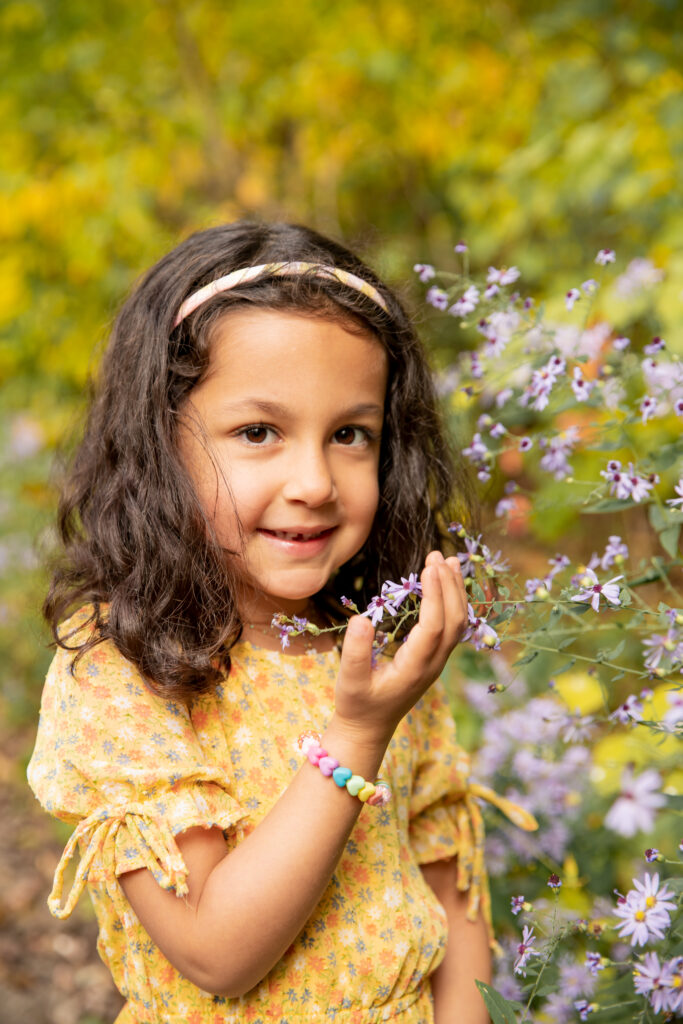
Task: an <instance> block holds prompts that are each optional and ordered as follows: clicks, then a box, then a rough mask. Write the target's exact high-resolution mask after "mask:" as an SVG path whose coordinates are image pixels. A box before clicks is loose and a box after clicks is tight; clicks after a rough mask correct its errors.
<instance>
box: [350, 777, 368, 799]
mask: <svg viewBox="0 0 683 1024" xmlns="http://www.w3.org/2000/svg"><path fill="white" fill-rule="evenodd" d="M364 785H365V779H364V778H363V776H362V775H352V776H351V778H350V779H349V781H348V782H347V783H346V788H347V789H348V791H349V793H350V794H351V796H358V794H359V793H360V791H361V789H362V788H363V786H364Z"/></svg>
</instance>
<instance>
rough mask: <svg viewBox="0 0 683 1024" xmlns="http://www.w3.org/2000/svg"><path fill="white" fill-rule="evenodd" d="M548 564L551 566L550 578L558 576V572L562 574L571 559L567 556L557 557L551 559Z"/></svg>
mask: <svg viewBox="0 0 683 1024" xmlns="http://www.w3.org/2000/svg"><path fill="white" fill-rule="evenodd" d="M548 563H549V564H550V576H551V577H553V576H557V574H558V572H562V570H563V569H566V568H567V566H568V565H569V558H568V557H567V555H559V554H558V555H555V557H554V558H549V559H548Z"/></svg>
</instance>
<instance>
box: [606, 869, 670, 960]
mask: <svg viewBox="0 0 683 1024" xmlns="http://www.w3.org/2000/svg"><path fill="white" fill-rule="evenodd" d="M633 884H634V886H635V889H631V890H630V892H628V893H627V894H626V896H625V897H624V896H621V897H619V899H618V901H617V908H616V910H615V914H616V916H617V917H621V918H622V919H623V922H624V923H623V924H620V925H618V934H619V936H620V937H621V938H626V936H628V935H630V936H631V945H632V946H636V945H638V946H644V945H645V944H646V943H647V942H650V941H651V939H653V938H655V939H663V938H664V933H665V930H666V929H667V928H668V927H669V925H670V924H671V916H670V914H669V911H670V910H675V909H676V903H675V901H672V900H671V897H672V896H673V895H674V894H673V893H672V892H671V891H670V890H669V889H667V888H666V886H664V887H663V888H662V889H661V890H660V888H659V875H649V874H646V875H645V876H644V878H643V881H642V882H640V881H639V880H638V879H637V878H634V879H633Z"/></svg>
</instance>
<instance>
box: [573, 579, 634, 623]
mask: <svg viewBox="0 0 683 1024" xmlns="http://www.w3.org/2000/svg"><path fill="white" fill-rule="evenodd" d="M623 578H624V577H623V575H621V576H614V577H613V578H612V579H611V580H608V581H607V583H598V577H597V576H596V575H595V573H594V572H593V570H592V569H588V568H587V569H586V570H585V572H584V574H583V577H582V578H581V581H580V586H581V587H582V588H583V589H582V590H581V591H580V592H579V593H578V594H574V596H573V597H572V598H571V600H572V601H581V602H586V601H588V602H590V605H591V607H592V609H593V611H594V612H597V611H599V610H600V598H601V597H604V598H605V600H606V601H609V603H610V604H614V605H620V604H621V601H620V599H619V587H618V586H617V582H618V581H619V580H623Z"/></svg>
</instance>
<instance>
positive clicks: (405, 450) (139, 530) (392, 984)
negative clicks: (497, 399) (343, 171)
mask: <svg viewBox="0 0 683 1024" xmlns="http://www.w3.org/2000/svg"><path fill="white" fill-rule="evenodd" d="M453 490H454V476H453V473H452V471H451V468H450V466H449V461H448V453H447V446H446V444H445V442H444V439H443V436H442V433H441V429H440V426H439V421H438V417H437V413H436V408H435V401H434V397H433V393H432V388H431V385H430V378H429V374H428V371H427V368H426V364H425V359H424V356H423V353H422V351H421V349H420V346H419V344H418V342H417V339H416V337H415V334H414V332H413V330H412V327H411V324H410V322H409V320H408V319H407V317H406V314H405V313H404V311H403V309H402V308H401V306H400V304H399V302H398V300H397V299H396V297H395V296H394V295H393V294H392V293H391V291H390V290H389V289H388V288H387V287H386V285H384V284H383V283H382V282H381V281H380V280H378V278H377V277H376V276H375V275H374V274H373V273H372V272H371V271H370V270H369V269H368V268H367V267H366V266H365V265H364V264H363V263H361V262H360V261H359V260H358V259H357V258H356V257H355V256H353V255H352V254H351V253H350V252H348V251H347V250H346V249H343V248H342V247H341V246H338V245H336V244H334V243H332V242H330V241H328V240H326V239H324V238H322V237H321V236H319V235H317V234H316V233H314V232H312V231H309V230H307V229H304V228H301V227H296V226H291V225H272V226H262V225H258V224H251V223H238V224H233V225H228V226H225V227H219V228H214V229H211V230H208V231H204V232H201V233H199V234H196V235H194V236H193V237H191V238H189V239H188V240H187V241H186V242H184V243H183V244H182V245H180V246H179V247H178V248H177V249H175V250H174V251H173V252H172V253H170V255H168V256H167V257H165V258H164V259H162V260H161V261H160V262H159V263H158V264H157V265H156V266H155V267H154V268H153V269H152V270H151V271H150V272H149V273H148V274H147V276H146V277H145V278H144V279H143V281H142V282H141V284H140V285H139V287H138V288H137V290H136V291H135V293H134V294H133V296H132V297H131V298H130V299H129V300H128V302H127V303H126V304H125V305H124V307H123V309H122V311H121V313H120V315H119V317H118V319H117V321H116V323H115V326H114V330H113V334H112V338H111V343H110V345H109V348H108V350H107V352H106V354H105V356H104V360H103V364H102V371H101V380H100V384H99V388H98V389H97V391H96V395H95V398H94V402H93V405H92V408H91V411H90V415H89V419H88V423H87V426H86V430H85V436H84V439H83V441H82V443H81V445H80V448H79V449H78V451H77V453H76V457H75V460H74V462H73V466H72V468H71V472H70V475H69V477H68V481H67V485H66V488H65V491H64V495H63V498H62V502H61V506H60V529H61V537H62V540H63V543H64V559H63V562H62V564H61V566H60V567H59V568H58V570H57V572H56V574H55V576H54V579H53V582H52V586H51V589H50V593H49V595H48V598H47V601H46V605H45V611H46V615H47V618H48V620H49V622H50V623H51V625H52V628H53V631H54V636H55V640H56V643H57V653H56V655H55V659H54V661H53V664H52V667H51V669H50V672H49V674H48V678H47V681H46V685H45V691H44V695H43V701H42V708H41V721H40V727H39V731H38V738H37V743H36V748H35V752H34V754H33V757H32V760H31V763H30V766H29V773H28V774H29V781H30V784H31V786H32V788H33V790H34V792H35V793H36V795H37V796H38V799H39V800H40V801H41V802H42V803H43V805H44V806H45V807H46V809H47V810H49V811H50V812H51V813H53V814H55V815H56V816H57V817H59V818H61V819H62V820H65V821H68V822H72V823H73V824H75V825H76V826H77V827H76V829H75V832H74V834H73V836H72V838H71V840H70V842H69V843H68V845H67V848H66V850H65V851H64V855H63V858H62V861H61V863H60V865H59V867H58V869H57V873H56V876H55V886H54V889H53V892H52V894H51V896H50V900H49V906H50V909H51V910H52V912H53V913H54V914H55V915H56V916H58V917H66V916H68V914H70V913H71V910H72V909H73V906H74V904H75V902H76V900H77V898H78V896H79V894H80V893H81V891H82V889H83V887H84V885H85V884H86V883H87V885H88V889H89V891H90V894H91V897H92V900H93V904H94V907H95V912H96V914H97V918H98V922H99V928H100V937H99V943H98V948H99V952H100V955H101V956H102V958H103V959H104V961H105V962H106V963H107V964H108V966H109V968H110V969H111V972H112V975H113V977H114V980H115V982H116V984H117V986H118V988H119V989H120V991H121V992H122V993H123V995H124V996H125V997H126V999H127V1002H126V1005H125V1007H124V1009H123V1010H122V1012H121V1014H120V1016H119V1017H118V1018H117V1020H118V1024H133V1022H135V1024H158V1022H164V1024H181V1022H183V1024H232V1022H235V1024H237V1022H242V1021H250V1022H252V1024H256V1022H263V1024H265V1022H269V1024H278V1022H279V1024H285V1022H289V1024H291V1022H294V1021H301V1022H323V1021H325V1022H330V1021H334V1022H335V1024H351V1022H359V1024H360V1022H362V1024H366V1022H371V1021H384V1020H390V1019H393V1018H396V1020H397V1021H399V1020H400V1022H401V1024H418V1022H422V1024H427V1022H431V1021H432V1020H436V1021H437V1022H440V1024H442V1022H454V1021H457V1022H459V1024H479V1022H483V1021H485V1020H487V1019H488V1018H487V1015H486V1013H485V1010H484V1004H483V1002H482V1000H481V997H480V995H479V993H478V991H477V989H476V988H475V985H474V979H475V978H479V979H482V980H485V981H486V980H488V977H489V953H488V949H489V940H490V932H489V929H488V920H489V918H488V903H487V890H486V880H485V874H484V870H483V864H482V842H483V836H482V828H481V818H480V813H479V810H478V806H477V804H476V802H475V801H474V800H473V798H472V794H473V791H474V789H475V787H470V786H469V785H468V781H467V775H468V768H467V759H466V756H465V754H464V753H463V752H462V751H461V750H460V748H459V747H458V746H457V745H456V743H455V737H454V730H453V724H452V720H451V716H450V714H449V710H448V704H447V701H446V698H445V695H444V691H443V688H442V686H441V684H440V683H439V682H437V677H438V676H439V673H440V672H441V670H442V669H443V667H444V664H445V663H446V660H447V658H448V656H449V654H450V652H451V651H452V649H453V647H454V646H455V644H456V643H457V641H458V640H459V638H460V637H461V636H462V634H463V631H464V629H465V627H466V621H467V600H466V595H465V590H464V587H463V582H462V578H461V576H460V571H459V563H458V560H457V558H455V557H447V558H444V556H443V555H442V554H441V553H440V550H439V548H440V547H441V544H442V540H441V534H440V527H441V526H442V524H443V523H445V522H448V518H450V517H449V516H448V512H447V510H448V503H449V501H450V499H451V495H452V493H453ZM425 558H426V563H425ZM423 564H425V568H424V570H423V572H422V574H421V585H422V591H423V598H422V601H421V605H420V611H419V618H418V621H417V623H416V624H415V625H414V626H413V628H412V629H411V630H410V632H409V634H408V635H407V638H405V642H404V643H403V644H401V645H400V646H399V649H398V651H397V653H396V654H395V656H394V657H393V658H384V657H382V658H380V659H376V658H375V657H374V652H373V646H372V645H373V636H374V631H373V628H372V626H371V624H370V622H369V621H368V618H367V617H364V616H362V615H354V616H353V617H351V618H350V620H349V622H348V626H347V629H346V634H345V638H344V642H343V645H342V646H341V651H339V650H338V649H337V648H336V647H335V646H334V644H333V643H332V641H331V639H330V637H331V636H332V635H333V634H331V633H329V632H323V633H320V634H319V635H317V636H316V637H315V648H314V647H313V646H312V644H311V643H310V642H307V640H306V637H307V636H308V637H309V639H310V634H308V633H305V632H301V633H300V632H298V631H295V634H296V635H294V636H291V635H290V633H289V632H288V630H287V629H286V628H285V629H284V630H282V628H280V629H277V628H276V627H275V626H273V625H272V623H273V617H274V615H275V616H276V622H277V616H296V617H297V624H298V625H299V626H301V625H303V624H302V623H301V622H300V620H301V619H302V618H305V619H306V620H308V623H309V624H310V625H309V628H310V629H313V630H314V631H315V630H317V629H325V628H327V627H329V626H330V625H333V624H335V623H340V622H342V621H343V620H344V619H345V617H346V616H345V613H344V608H343V604H345V603H346V604H348V601H349V598H348V596H347V595H349V594H350V595H351V596H352V597H353V600H354V602H356V603H357V604H359V605H360V606H361V607H365V605H366V604H367V603H368V601H369V600H370V599H371V598H372V596H373V595H374V594H378V593H380V588H381V585H382V582H383V581H385V580H387V579H389V578H391V577H394V578H397V574H398V573H399V572H405V573H406V574H407V573H409V572H416V571H418V570H419V569H420V567H421V566H422V565H423ZM406 583H408V581H406ZM410 585H412V586H413V589H414V584H412V582H411V584H410ZM373 608H374V609H375V614H374V616H373V619H374V620H375V621H377V619H378V617H379V616H381V615H382V614H383V609H382V605H381V600H380V601H379V602H377V601H376V602H374V603H373ZM74 609H77V610H76V611H75V612H74ZM377 609H379V610H377ZM69 615H70V617H69ZM282 621H283V620H282V619H280V622H282ZM279 632H283V634H284V637H283V641H284V643H285V644H287V643H288V646H286V648H285V649H284V650H281V649H280V637H279V636H278V633H279ZM290 632H291V631H290ZM377 660H378V664H375V661H377ZM302 732H303V733H308V735H307V736H306V737H305V738H304V739H303V740H302V741H301V743H300V744H297V737H299V736H300V734H301V733H302ZM315 733H317V734H319V738H318V737H317V736H316V735H313V734H315ZM300 747H303V750H304V752H305V753H306V755H307V756H303V755H302V752H301V749H300ZM332 773H334V774H332ZM378 775H381V776H382V777H383V779H384V780H385V782H384V783H381V784H378V785H375V783H374V782H373V780H375V779H376V777H377V776H378ZM387 783H388V786H387ZM389 787H390V789H391V790H392V791H393V799H392V800H391V802H389V803H386V798H387V795H388V789H389ZM364 804H367V805H368V806H365V807H364ZM77 844H78V845H79V847H80V854H81V860H80V864H79V867H78V871H77V873H76V877H75V880H74V883H73V887H72V889H71V892H70V894H69V895H68V897H67V899H66V901H65V902H64V904H62V890H63V879H64V870H65V867H66V865H67V863H68V861H69V859H70V858H71V856H72V854H73V853H74V852H75V848H76V845H77Z"/></svg>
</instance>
